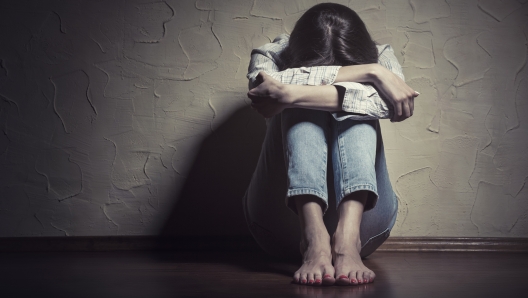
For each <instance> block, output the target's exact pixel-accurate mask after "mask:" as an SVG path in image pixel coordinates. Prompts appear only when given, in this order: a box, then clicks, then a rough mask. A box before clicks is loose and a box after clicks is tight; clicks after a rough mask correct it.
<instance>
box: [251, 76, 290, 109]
mask: <svg viewBox="0 0 528 298" xmlns="http://www.w3.org/2000/svg"><path fill="white" fill-rule="evenodd" d="M257 82H260V84H259V85H258V86H257V87H255V88H253V89H251V90H249V92H248V93H247V96H248V97H249V98H250V99H251V101H252V103H251V107H252V108H254V109H255V110H257V112H259V114H261V115H262V116H264V117H265V118H270V117H272V116H274V115H276V114H279V113H280V112H282V111H283V110H284V109H286V108H288V107H290V105H291V100H290V96H289V94H288V91H287V87H288V85H285V84H282V83H281V82H279V81H277V80H275V79H274V78H272V77H271V76H269V75H267V74H266V73H265V72H263V71H261V72H260V73H259V74H258V76H257Z"/></svg>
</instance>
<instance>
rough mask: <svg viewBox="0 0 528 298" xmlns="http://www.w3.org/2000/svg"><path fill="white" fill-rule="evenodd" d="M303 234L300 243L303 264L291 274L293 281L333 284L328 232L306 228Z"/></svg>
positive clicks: (304, 283) (310, 283) (311, 283)
mask: <svg viewBox="0 0 528 298" xmlns="http://www.w3.org/2000/svg"><path fill="white" fill-rule="evenodd" d="M305 234H306V235H305V237H303V238H304V239H303V240H302V241H301V243H300V249H301V254H302V255H303V264H302V266H301V268H299V270H297V271H296V272H295V274H294V275H293V280H294V282H295V283H298V284H303V285H313V286H321V285H325V286H326V285H333V284H334V283H335V278H334V267H332V253H331V251H330V236H329V235H328V232H326V230H324V231H320V232H316V231H309V230H307V231H306V232H305ZM325 234H326V235H325Z"/></svg>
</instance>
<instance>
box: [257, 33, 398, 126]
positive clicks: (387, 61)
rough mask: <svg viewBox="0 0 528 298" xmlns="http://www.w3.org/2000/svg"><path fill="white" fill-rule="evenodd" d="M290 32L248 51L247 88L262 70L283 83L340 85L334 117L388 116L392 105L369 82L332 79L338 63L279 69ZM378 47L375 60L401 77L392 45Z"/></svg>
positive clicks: (366, 117) (362, 117)
mask: <svg viewBox="0 0 528 298" xmlns="http://www.w3.org/2000/svg"><path fill="white" fill-rule="evenodd" d="M288 41H289V35H287V34H281V35H279V36H277V38H275V40H273V43H268V44H265V45H263V46H262V47H260V48H257V49H254V50H253V51H252V52H251V62H250V63H249V68H248V74H247V78H248V79H249V89H251V88H254V87H255V86H256V82H255V81H256V77H257V75H258V73H259V72H261V71H264V72H266V73H267V74H268V75H270V76H271V77H273V78H274V79H276V80H278V81H280V82H282V83H283V84H295V85H311V86H319V85H331V84H332V85H339V86H343V87H344V88H345V89H346V92H345V97H344V98H343V106H342V110H343V112H336V113H332V114H333V116H334V117H335V119H337V120H343V119H349V118H350V119H353V120H372V119H387V118H391V116H392V114H393V111H392V107H391V106H388V105H387V103H386V102H385V101H384V100H383V99H382V98H381V96H380V95H379V94H378V91H377V90H376V89H375V88H374V87H373V86H372V85H370V84H364V83H356V82H339V83H334V81H335V78H336V76H337V72H338V71H339V69H340V68H341V66H312V67H300V68H289V69H286V70H283V71H280V70H279V67H278V66H277V64H278V63H277V62H279V61H280V57H279V54H280V52H281V51H282V50H284V49H285V48H286V47H287V46H288ZM376 47H377V48H378V53H379V58H378V63H379V64H381V65H383V66H384V67H385V68H387V69H389V70H390V71H392V72H393V73H394V74H396V75H397V76H399V77H400V78H402V80H404V76H403V73H402V68H401V66H400V64H399V63H398V60H397V59H396V57H395V56H394V51H393V50H392V48H391V46H390V45H388V44H386V45H376Z"/></svg>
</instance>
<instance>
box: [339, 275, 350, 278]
mask: <svg viewBox="0 0 528 298" xmlns="http://www.w3.org/2000/svg"><path fill="white" fill-rule="evenodd" d="M339 279H348V276H346V275H340V276H339Z"/></svg>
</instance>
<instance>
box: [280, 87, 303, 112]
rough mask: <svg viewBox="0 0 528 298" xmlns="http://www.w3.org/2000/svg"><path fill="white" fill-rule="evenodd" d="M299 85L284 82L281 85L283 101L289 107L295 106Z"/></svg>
mask: <svg viewBox="0 0 528 298" xmlns="http://www.w3.org/2000/svg"><path fill="white" fill-rule="evenodd" d="M295 87H297V85H290V84H283V85H282V86H281V93H282V96H281V103H283V104H286V105H288V107H293V106H294V105H295V103H296V101H297V94H298V93H299V92H298V91H297V92H296V90H295V89H296V88H295Z"/></svg>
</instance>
